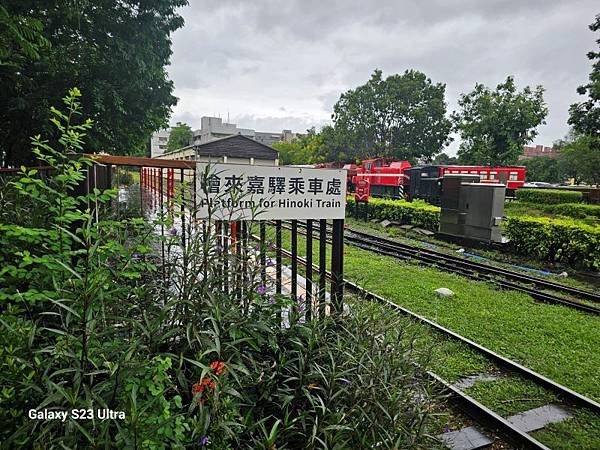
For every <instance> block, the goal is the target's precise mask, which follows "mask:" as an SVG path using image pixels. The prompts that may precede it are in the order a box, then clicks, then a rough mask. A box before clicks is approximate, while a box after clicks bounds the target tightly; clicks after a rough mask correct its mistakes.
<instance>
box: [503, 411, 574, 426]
mask: <svg viewBox="0 0 600 450" xmlns="http://www.w3.org/2000/svg"><path fill="white" fill-rule="evenodd" d="M571 417H573V415H572V414H571V412H570V411H569V410H568V409H566V408H564V407H562V406H559V405H545V406H540V407H539V408H535V409H530V410H529V411H525V412H522V413H519V414H515V415H514V416H511V417H509V418H508V419H506V420H508V421H509V422H510V423H512V424H513V425H514V426H515V427H517V428H518V429H519V430H521V431H525V432H526V433H529V432H530V431H535V430H539V429H541V428H544V427H545V426H546V425H548V424H551V423H556V422H562V421H563V420H567V419H570V418H571Z"/></svg>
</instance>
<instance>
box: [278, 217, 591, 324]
mask: <svg viewBox="0 0 600 450" xmlns="http://www.w3.org/2000/svg"><path fill="white" fill-rule="evenodd" d="M298 225H299V226H300V227H303V228H305V227H306V225H305V224H304V223H302V222H299V223H298ZM283 226H284V227H285V228H288V229H289V227H287V225H283ZM313 233H314V232H313ZM317 238H318V236H317ZM344 240H345V242H347V243H348V244H351V245H353V246H355V247H358V248H361V249H363V250H369V251H373V252H376V253H379V254H382V255H386V256H390V257H393V258H397V259H402V260H416V261H418V262H419V263H422V264H425V265H428V266H435V267H437V268H440V269H443V270H445V271H447V272H452V273H458V274H460V275H462V276H466V277H469V278H471V279H475V280H480V281H488V282H491V283H494V284H496V285H498V286H500V287H501V288H503V289H512V290H515V291H519V292H523V293H525V294H528V295H529V296H531V297H532V298H534V299H535V300H538V301H542V302H545V303H552V304H559V305H563V306H567V307H570V308H574V309H577V310H579V311H583V312H586V313H589V314H596V315H600V308H599V307H596V306H593V305H589V304H586V303H582V302H581V301H577V300H574V299H571V298H565V297H564V296H559V295H556V293H560V294H562V295H567V296H570V297H574V298H577V299H579V300H587V301H590V302H596V303H600V295H598V294H596V293H594V292H589V291H585V290H583V289H578V288H574V287H571V286H565V285H562V284H559V283H554V282H552V281H548V280H543V279H540V278H536V277H532V276H530V275H525V274H522V273H519V272H516V271H513V270H508V269H503V268H499V267H494V266H490V265H488V264H482V263H477V262H473V261H467V260H465V259H464V258H460V257H457V256H453V255H448V254H446V253H442V252H438V251H435V250H430V249H424V248H421V247H415V246H411V245H407V244H403V243H400V242H396V241H393V240H391V239H387V238H383V237H379V236H373V235H370V234H366V233H363V232H360V231H356V230H352V229H349V228H346V230H345V234H344ZM546 291H553V292H554V293H551V292H546Z"/></svg>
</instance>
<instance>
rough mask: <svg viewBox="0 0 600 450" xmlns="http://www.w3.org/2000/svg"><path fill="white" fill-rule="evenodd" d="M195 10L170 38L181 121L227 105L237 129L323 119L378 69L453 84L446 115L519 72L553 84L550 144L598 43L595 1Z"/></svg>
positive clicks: (245, 5)
mask: <svg viewBox="0 0 600 450" xmlns="http://www.w3.org/2000/svg"><path fill="white" fill-rule="evenodd" d="M190 3H191V6H190V7H188V8H184V9H182V10H181V12H182V14H183V15H184V18H185V19H186V25H185V27H184V28H183V29H182V30H179V31H177V32H176V33H175V35H174V37H173V42H174V47H173V48H174V54H173V58H172V65H171V66H170V68H169V73H170V75H171V77H172V79H173V80H174V82H175V86H176V92H175V95H176V96H178V97H180V98H181V101H180V105H179V106H178V107H176V109H175V114H174V118H175V117H180V116H183V115H185V114H192V115H193V116H194V117H196V118H197V119H198V121H199V117H200V116H202V115H211V114H213V113H215V112H220V113H221V114H222V113H223V112H224V108H227V109H230V107H231V110H232V111H236V112H237V114H238V116H237V117H239V118H240V119H243V120H247V121H248V124H245V123H240V126H247V127H250V128H256V129H265V130H266V131H279V130H280V129H283V128H292V129H294V130H296V131H298V130H302V129H303V128H304V127H310V126H312V125H317V126H321V125H322V124H324V123H326V122H327V120H328V118H329V117H330V115H331V108H332V106H333V104H334V103H335V102H336V101H337V99H338V98H339V95H340V94H341V93H342V92H344V91H346V90H347V89H350V88H353V87H355V86H357V85H358V84H362V83H364V82H365V81H366V80H368V78H369V76H370V74H371V73H372V72H373V70H374V69H375V68H380V69H382V70H383V71H384V75H390V74H393V73H402V72H403V71H404V70H406V69H410V68H414V69H418V70H422V71H423V72H425V73H426V74H427V75H428V76H429V77H430V78H431V79H432V80H433V81H434V82H442V83H445V84H446V93H447V101H448V104H449V109H450V110H452V109H454V108H455V107H456V101H457V99H458V96H459V94H460V93H462V92H467V91H469V90H470V89H472V88H473V86H474V84H475V83H476V82H481V83H484V84H486V85H488V86H492V87H493V86H495V85H496V84H498V83H500V82H501V81H503V80H504V79H505V78H506V76H507V75H515V77H516V80H517V83H518V85H519V86H520V87H523V86H525V85H537V84H542V85H544V86H545V88H546V95H545V97H546V100H547V102H548V104H549V107H550V114H549V117H548V120H547V122H548V124H547V125H546V126H543V127H540V129H539V131H540V136H539V138H538V139H537V141H538V142H539V143H543V144H546V145H548V144H551V143H552V141H553V140H555V139H557V138H559V137H561V136H563V135H564V134H565V133H566V131H567V126H566V118H567V110H568V106H569V105H570V104H571V103H573V102H574V101H577V100H578V96H577V94H576V92H575V89H576V87H577V86H578V85H579V84H581V83H583V82H585V80H586V78H587V76H588V74H589V71H590V64H589V62H588V60H587V59H586V57H585V54H586V53H587V52H588V51H589V50H591V49H593V48H595V43H594V35H593V34H592V33H591V32H590V31H589V30H588V29H587V25H588V24H589V23H591V22H592V20H593V18H594V15H595V14H597V13H598V12H599V11H598V7H597V3H596V2H595V1H592V0H576V1H570V2H564V1H558V0H527V1H522V0H486V1H481V0H460V1H459V0H430V1H419V2H414V1H396V0H381V1H370V2H369V1H364V0H363V1H358V0H352V1H347V0H335V1H322V0H319V1H317V0H296V1H285V2H281V1H275V0H265V1H259V0H257V1H253V2H248V1H242V0H222V1H220V2H218V3H214V2H208V1H191V2H190ZM188 98H193V99H194V101H193V102H192V101H186V99H188ZM192 103H193V104H192ZM282 107H283V108H285V114H286V115H287V116H288V117H285V118H280V117H279V116H280V115H281V113H282V110H281V109H280V108H282ZM257 125H260V126H257ZM273 127H275V128H273ZM455 146H456V143H455V144H453V147H455Z"/></svg>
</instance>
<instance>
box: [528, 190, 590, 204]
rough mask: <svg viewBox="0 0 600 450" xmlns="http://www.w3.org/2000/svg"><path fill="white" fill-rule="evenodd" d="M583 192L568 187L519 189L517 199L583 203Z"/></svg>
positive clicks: (552, 202)
mask: <svg viewBox="0 0 600 450" xmlns="http://www.w3.org/2000/svg"><path fill="white" fill-rule="evenodd" d="M582 199H583V194H582V193H581V192H579V191H568V190H566V189H527V188H521V189H517V200H521V201H523V202H529V203H537V204H545V205H555V204H558V203H581V201H582Z"/></svg>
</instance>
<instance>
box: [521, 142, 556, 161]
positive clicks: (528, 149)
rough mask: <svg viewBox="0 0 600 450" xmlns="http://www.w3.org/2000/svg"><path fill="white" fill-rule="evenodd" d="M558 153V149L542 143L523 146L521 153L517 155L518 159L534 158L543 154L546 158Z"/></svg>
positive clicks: (554, 156) (553, 156)
mask: <svg viewBox="0 0 600 450" xmlns="http://www.w3.org/2000/svg"><path fill="white" fill-rule="evenodd" d="M559 154H560V150H558V149H556V148H552V147H544V146H543V145H536V146H535V147H533V146H524V147H523V154H522V155H520V156H519V161H523V160H526V159H531V158H536V157H538V156H544V157H547V158H557V157H558V155H559Z"/></svg>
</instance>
